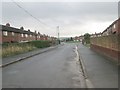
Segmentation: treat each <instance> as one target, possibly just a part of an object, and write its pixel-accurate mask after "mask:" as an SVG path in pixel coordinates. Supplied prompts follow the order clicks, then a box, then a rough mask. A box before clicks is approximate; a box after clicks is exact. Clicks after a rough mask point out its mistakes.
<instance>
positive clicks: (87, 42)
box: [84, 33, 90, 44]
mask: <svg viewBox="0 0 120 90" xmlns="http://www.w3.org/2000/svg"><path fill="white" fill-rule="evenodd" d="M84 43H86V44H89V43H90V34H89V33H86V34H84Z"/></svg>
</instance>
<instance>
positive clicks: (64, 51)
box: [2, 44, 86, 88]
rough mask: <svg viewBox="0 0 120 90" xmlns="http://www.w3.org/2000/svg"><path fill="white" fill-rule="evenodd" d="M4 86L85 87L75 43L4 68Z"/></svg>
mask: <svg viewBox="0 0 120 90" xmlns="http://www.w3.org/2000/svg"><path fill="white" fill-rule="evenodd" d="M2 75H3V88H85V87H86V86H85V82H84V77H83V74H82V71H81V69H80V67H79V63H78V59H77V55H76V53H75V44H65V45H63V46H60V47H58V48H56V49H54V50H52V51H48V52H45V53H42V54H39V55H37V56H34V57H31V58H28V59H27V60H23V61H21V62H18V63H15V64H12V65H9V66H7V67H4V68H3V74H2Z"/></svg>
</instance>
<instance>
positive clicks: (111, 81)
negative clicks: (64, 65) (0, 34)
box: [78, 44, 118, 88]
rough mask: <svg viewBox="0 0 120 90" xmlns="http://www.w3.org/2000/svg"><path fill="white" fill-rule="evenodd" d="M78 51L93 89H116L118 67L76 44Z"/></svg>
mask: <svg viewBox="0 0 120 90" xmlns="http://www.w3.org/2000/svg"><path fill="white" fill-rule="evenodd" d="M78 51H79V54H80V58H81V60H82V62H83V64H84V67H85V72H86V74H87V79H88V80H89V81H90V83H91V84H92V85H93V86H94V88H118V66H116V65H115V64H113V63H112V62H111V61H109V60H107V59H106V58H104V57H102V56H100V55H99V54H97V53H95V52H93V51H92V50H91V49H90V48H88V47H86V46H83V45H82V44H78Z"/></svg>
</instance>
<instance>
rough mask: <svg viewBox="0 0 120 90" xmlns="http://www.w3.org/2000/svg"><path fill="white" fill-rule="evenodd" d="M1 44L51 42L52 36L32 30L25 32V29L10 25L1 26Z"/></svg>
mask: <svg viewBox="0 0 120 90" xmlns="http://www.w3.org/2000/svg"><path fill="white" fill-rule="evenodd" d="M0 27H1V30H0V43H14V42H18V43H20V42H29V41H33V40H51V39H50V38H51V37H50V36H48V35H45V34H43V35H42V34H40V32H38V33H37V31H35V32H32V31H30V29H28V30H24V28H23V27H21V28H20V29H18V28H14V27H11V26H10V24H9V23H7V24H6V25H0Z"/></svg>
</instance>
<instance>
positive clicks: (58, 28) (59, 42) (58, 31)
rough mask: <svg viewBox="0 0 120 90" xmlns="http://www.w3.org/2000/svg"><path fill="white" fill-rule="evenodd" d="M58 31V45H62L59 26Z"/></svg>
mask: <svg viewBox="0 0 120 90" xmlns="http://www.w3.org/2000/svg"><path fill="white" fill-rule="evenodd" d="M57 31H58V43H59V44H60V33H59V26H57Z"/></svg>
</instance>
